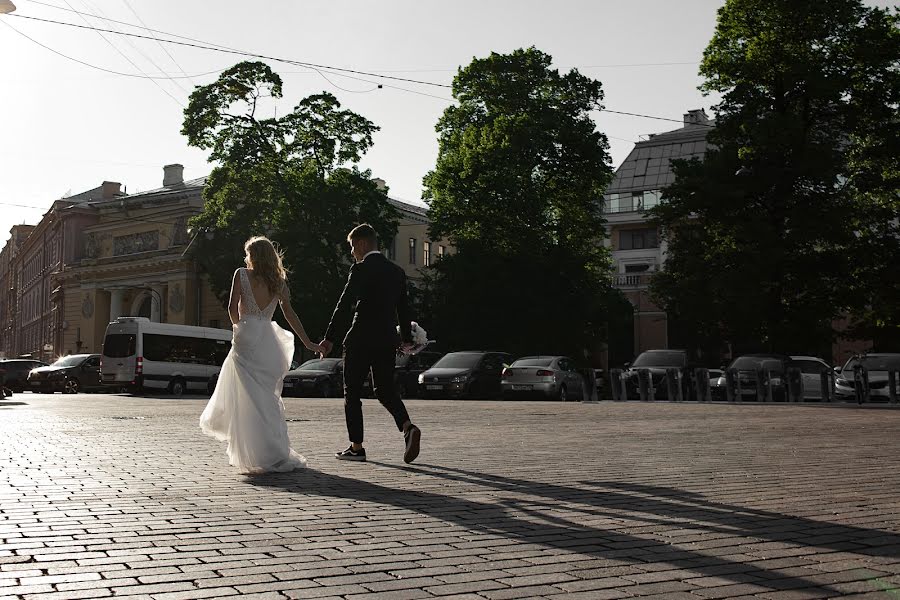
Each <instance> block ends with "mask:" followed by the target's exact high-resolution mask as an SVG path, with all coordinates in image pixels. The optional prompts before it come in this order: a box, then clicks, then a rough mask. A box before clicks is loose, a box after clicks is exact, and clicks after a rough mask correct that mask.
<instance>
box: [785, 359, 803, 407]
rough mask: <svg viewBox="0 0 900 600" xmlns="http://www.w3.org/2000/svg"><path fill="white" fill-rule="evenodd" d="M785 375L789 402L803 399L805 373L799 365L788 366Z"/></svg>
mask: <svg viewBox="0 0 900 600" xmlns="http://www.w3.org/2000/svg"><path fill="white" fill-rule="evenodd" d="M784 375H785V388H784V391H785V394H786V395H787V398H786V400H787V401H789V402H802V401H803V373H802V372H801V371H800V369H799V368H798V367H788V369H787V371H785V373H784Z"/></svg>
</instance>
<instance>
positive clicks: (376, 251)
mask: <svg viewBox="0 0 900 600" xmlns="http://www.w3.org/2000/svg"><path fill="white" fill-rule="evenodd" d="M372 254H381V252H379V251H378V250H369V251H368V252H366V254H365V256H363V260H366V259H367V258H369V256H370V255H372ZM359 262H362V260H361V261H359Z"/></svg>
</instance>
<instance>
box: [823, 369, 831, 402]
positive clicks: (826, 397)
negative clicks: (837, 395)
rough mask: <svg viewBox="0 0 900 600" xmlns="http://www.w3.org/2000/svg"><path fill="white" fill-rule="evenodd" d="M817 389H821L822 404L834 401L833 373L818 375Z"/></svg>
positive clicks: (824, 372)
mask: <svg viewBox="0 0 900 600" xmlns="http://www.w3.org/2000/svg"><path fill="white" fill-rule="evenodd" d="M819 387H820V388H822V402H831V401H832V400H834V372H833V371H822V372H821V373H819Z"/></svg>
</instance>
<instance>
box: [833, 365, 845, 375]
mask: <svg viewBox="0 0 900 600" xmlns="http://www.w3.org/2000/svg"><path fill="white" fill-rule="evenodd" d="M831 370H832V371H834V374H835V375H840V374H841V371H842V370H843V369H841V367H834V368H832V369H831Z"/></svg>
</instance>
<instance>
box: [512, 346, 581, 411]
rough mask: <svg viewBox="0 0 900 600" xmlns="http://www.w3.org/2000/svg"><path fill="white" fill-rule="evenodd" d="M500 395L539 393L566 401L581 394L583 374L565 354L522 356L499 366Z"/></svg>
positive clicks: (577, 397)
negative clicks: (501, 392)
mask: <svg viewBox="0 0 900 600" xmlns="http://www.w3.org/2000/svg"><path fill="white" fill-rule="evenodd" d="M500 385H501V386H502V387H503V397H504V398H507V399H509V398H515V397H521V396H540V397H543V398H550V399H553V400H560V401H562V402H566V401H568V400H581V399H583V397H584V391H585V387H586V386H585V383H584V377H582V376H581V374H579V373H578V372H577V371H576V370H575V361H573V360H572V359H571V358H568V357H566V356H526V357H524V358H520V359H519V360H517V361H515V362H514V363H513V364H511V365H510V366H508V367H506V368H505V369H503V374H502V376H501V383H500Z"/></svg>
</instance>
